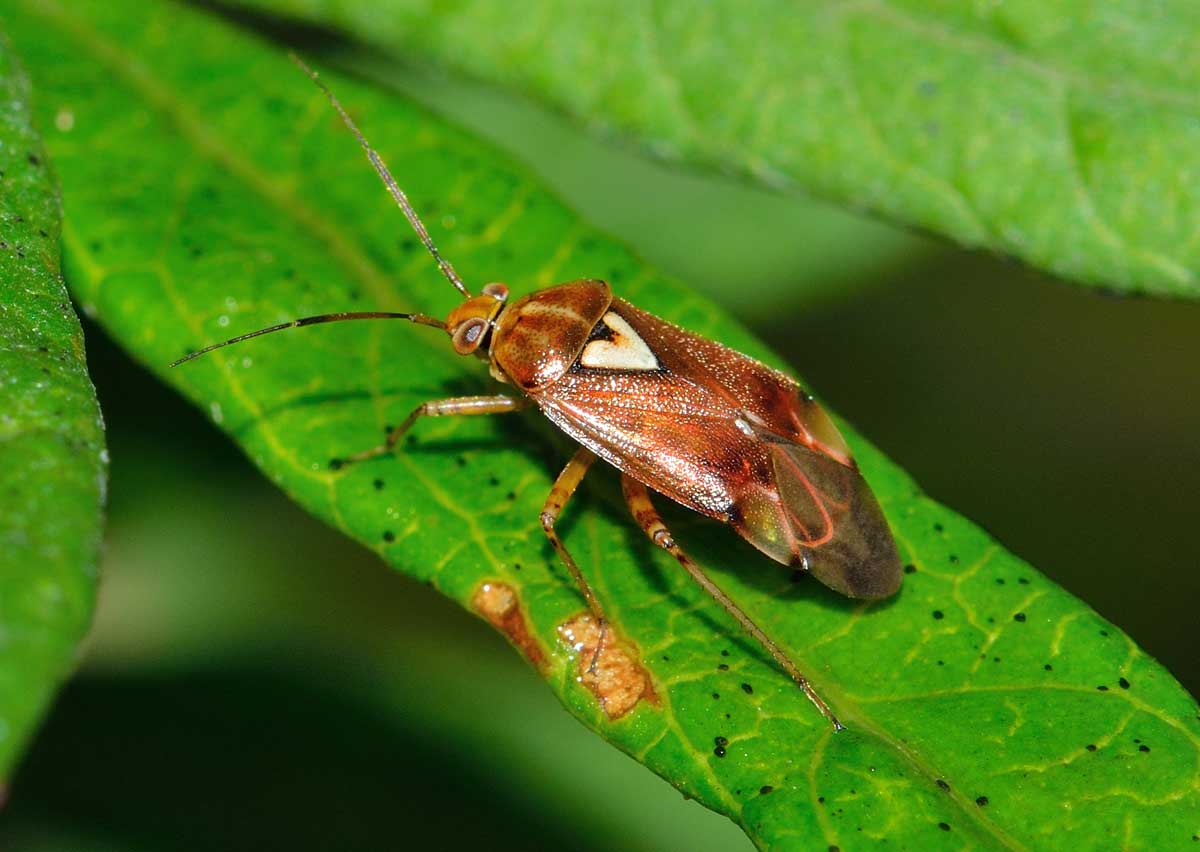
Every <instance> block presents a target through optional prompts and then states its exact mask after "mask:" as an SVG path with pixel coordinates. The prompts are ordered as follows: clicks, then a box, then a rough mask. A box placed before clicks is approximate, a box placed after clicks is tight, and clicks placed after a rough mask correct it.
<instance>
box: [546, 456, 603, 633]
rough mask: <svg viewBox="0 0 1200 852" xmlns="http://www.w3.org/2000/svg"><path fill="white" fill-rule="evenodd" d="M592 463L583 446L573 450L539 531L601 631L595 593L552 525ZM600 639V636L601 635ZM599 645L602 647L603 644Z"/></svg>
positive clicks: (557, 480) (556, 485)
mask: <svg viewBox="0 0 1200 852" xmlns="http://www.w3.org/2000/svg"><path fill="white" fill-rule="evenodd" d="M595 460H596V456H595V455H594V454H593V453H592V451H591V450H589V449H587V448H586V447H580V448H579V449H578V450H576V451H575V455H573V456H571V460H570V461H569V462H567V466H566V467H564V468H563V469H562V473H560V474H559V475H558V479H556V480H554V485H553V486H552V487H551V488H550V495H549V496H548V497H546V505H544V506H543V507H542V529H543V530H545V531H546V538H548V539H550V543H551V544H552V545H554V549H555V550H557V551H558V556H559V558H560V559H562V561H563V564H564V565H566V566H567V570H568V571H570V572H571V577H572V579H574V580H575V583H576V585H578V586H579V591H580V592H582V593H583V599H584V600H585V601H587V605H588V609H589V610H591V612H592V617H593V618H595V619H596V622H597V624H598V625H599V626H600V629H601V631H603V630H604V625H605V624H606V623H607V622H606V620H605V618H604V610H603V609H602V608H601V607H600V601H599V600H598V599H597V598H596V593H595V592H593V591H592V587H591V586H589V585H588V581H587V578H585V577H584V576H583V572H582V571H580V570H579V566H578V565H577V564H575V558H574V557H573V556H571V554H570V552H569V551H568V550H567V548H566V546H565V545H564V544H563V543H562V539H560V538H559V537H558V533H556V532H555V531H554V522H555V521H557V520H558V516H559V515H560V514H561V513H562V510H563V506H565V505H566V504H567V501H568V500H570V499H571V495H572V494H574V493H575V489H576V488H578V487H579V483H580V482H581V481H583V475H584V474H585V473H587V471H588V468H589V467H591V466H592V462H594V461H595ZM601 636H603V633H601ZM601 644H603V641H602V642H601Z"/></svg>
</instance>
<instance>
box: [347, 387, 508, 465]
mask: <svg viewBox="0 0 1200 852" xmlns="http://www.w3.org/2000/svg"><path fill="white" fill-rule="evenodd" d="M528 405H529V400H528V399H526V398H525V397H519V398H513V397H511V396H455V397H451V398H450V399H438V400H434V401H432V402H424V403H421V404H420V405H418V406H417V407H416V408H414V409H413V410H412V413H411V414H409V415H408V416H407V417H405V418H404V420H403V421H402V422H401V423H400V425H399V426H393V427H391V428H390V429H388V433H387V439H386V440H385V441H384V442H383V443H382V444H380V445H379V446H378V447H372V448H371V449H369V450H364V451H363V452H361V453H356V454H355V455H352V456H350V457H348V458H344V459H334V460H333V461H331V462H330V463H329V466H330V467H332V468H333V469H334V470H338V469H339V468H342V467H344V466H345V465H347V464H349V463H350V462H360V461H366V460H367V459H373V458H377V457H378V456H385V455H387V454H388V453H391V452H393V451H394V450H395V449H396V444H397V442H398V441H399V440H400V439H401V438H402V437H404V433H405V432H407V431H408V430H409V429H411V428H412V425H413V424H414V423H416V422H417V420H418V419H420V418H421V417H446V416H449V415H461V416H464V417H467V416H472V415H477V414H507V413H508V412H510V411H520V410H521V409H522V408H526V407H528Z"/></svg>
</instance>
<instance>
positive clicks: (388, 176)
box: [288, 52, 471, 298]
mask: <svg viewBox="0 0 1200 852" xmlns="http://www.w3.org/2000/svg"><path fill="white" fill-rule="evenodd" d="M288 56H290V57H291V58H292V61H293V62H295V63H296V65H298V66H299V67H300V70H301V71H303V72H304V73H305V74H307V75H308V76H309V79H311V80H312V81H313V83H315V84H316V85H317V88H319V89H320V90H321V91H322V92H324V93H325V97H327V98H329V103H330V104H331V105H332V106H333V108H334V109H335V110H337V112H338V115H340V116H341V117H342V121H344V122H345V123H346V126H347V127H349V128H350V132H351V133H353V134H354V137H355V138H356V139H357V140H358V144H359V145H362V147H363V150H364V151H366V152H367V159H368V160H370V161H371V165H372V166H374V167H375V171H376V172H377V173H378V174H379V179H380V180H381V181H383V185H384V186H386V187H387V191H388V192H390V193H391V194H392V198H394V199H396V203H397V204H399V205H400V209H401V210H402V211H404V218H406V219H408V224H410V225H412V227H413V230H414V231H416V232H417V236H418V237H419V238H420V240H421V243H422V244H423V245H424V246H425V248H426V249H428V250H429V253H430V254H431V255H433V259H434V260H436V261H437V265H438V269H440V270H441V271H442V275H445V276H446V280H447V281H449V282H450V283H451V284H453V285H454V289H455V290H457V291H458V292H460V293H462V294H463V295H464V296H466V297H467V298H470V297H471V291H470V290H468V289H467V286H466V285H465V284H463V282H462V279H461V278H459V277H458V273H457V272H455V271H454V267H453V266H451V265H450V261H448V260H445V259H444V258H443V257H442V256H441V254H440V253H438V250H437V246H435V245H434V244H433V240H432V239H431V238H430V236H429V232H428V231H426V230H425V225H423V224H422V223H421V218H420V217H419V216H417V213H416V211H415V210H413V208H412V205H411V204H410V203H409V201H408V196H407V195H405V194H404V190H402V189H401V188H400V186H399V184H397V183H396V179H395V178H394V177H392V173H391V172H389V171H388V167H387V166H386V165H385V164H384V162H383V159H382V158H381V157H380V156H379V154H377V153H375V149H374V148H372V147H371V145H370V143H369V142H367V138H366V137H365V136H363V135H362V131H360V130H359V129H358V126H357V125H356V124H355V123H354V119H352V118H350V115H349V114H348V113H347V112H346V110H345V109H344V108H343V107H342V104H341V102H340V101H339V100H338V99H337V96H336V95H335V94H334V93H333V92H331V91H330V90H329V87H328V86H326V85H325V84H324V83H322V82H321V80H320V78H319V77H318V76H317V72H316V71H314V70H313V69H311V68H309V67H308V65H306V64H305V63H304V60H303V59H301V58H300V57H299V56H297V55H296V54H295V53H293V52H289V53H288Z"/></svg>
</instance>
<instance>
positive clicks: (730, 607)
mask: <svg viewBox="0 0 1200 852" xmlns="http://www.w3.org/2000/svg"><path fill="white" fill-rule="evenodd" d="M621 490H622V491H623V492H624V494H625V502H626V503H628V504H629V510H630V511H631V512H633V517H634V520H636V521H637V522H638V523H639V524H640V525H641V527H642V529H643V530H645V532H646V535H648V536H649V537H650V540H651V541H652V542H654V543H655V544H656V545H658V546H659V547H661V548H662V549H663V550H665V551H667V553H669V554H671V555H672V556H674V557H675V559H676V560H677V561H678V562H679V564H680V565H682V566H683V570H685V571H687V572H688V575H689V576H690V577H691V578H692V579H693V580H695V581H696V582H697V583H698V584H699V585H700V588H702V589H704V591H706V592H708V594H709V595H710V596H711V597H712V599H713V600H715V601H716V602H717V603H719V604H720V605H721V607H722V608H723V609H724V610H725V611H726V612H727V613H729V614H730V615H732V616H733V618H734V619H735V620H736V621H737V622H738V624H740V625H741V626H742V629H743V630H745V631H746V632H747V633H749V634H750V635H751V636H752V637H754V640H755V641H756V642H758V644H760V645H762V647H763V648H764V649H766V651H767V653H768V654H770V655H771V656H772V657H773V658H774V659H775V662H777V663H778V664H779V665H780V667H781V668H782V669H783V670H784V671H785V672H787V673H788V675H789V676H790V677H791V679H792V680H794V681H795V682H796V685H797V686H799V687H800V688H801V689H802V690H804V694H805V695H807V696H808V700H809V701H811V702H812V703H813V704H815V705H816V707H817V709H818V710H820V711H821V715H822V716H824V717H825V718H826V719H828V720H829V721H830V723H832V724H833V729H834V730H835V731H840V730H843V726H842V723H841V722H839V721H838V718H837V716H835V715H833V711H832V710H830V709H829V705H828V704H826V703H825V699H823V698H821V696H820V695H818V694H817V691H816V690H815V689H813V687H812V684H810V683H809V682H808V678H806V677H805V676H804V675H803V674H801V673H800V669H798V668H796V664H795V663H793V662H792V661H791V660H790V659H789V658H788V656H787V654H785V653H784V652H783V651H782V650H780V648H779V646H778V645H776V644H775V643H774V642H773V641H772V640H771V637H769V636H768V635H767V634H766V633H764V632H763V631H762V629H761V628H760V627H759V626H758V625H757V624H755V623H754V622H753V621H751V620H750V616H748V615H746V613H744V612H742V610H741V608H739V607H738V605H737V604H735V603H734V602H733V601H732V600H730V598H729V596H728V595H726V594H725V593H724V592H723V591H721V589H720V588H719V587H718V586H717V584H716V583H714V582H713V581H712V580H710V579H709V578H708V575H707V574H705V573H704V572H703V571H702V570H700V566H698V565H697V564H696V563H695V562H693V561H692V560H691V558H690V557H689V556H688V555H687V554H686V553H684V552H683V550H682V549H681V548H680V547H679V545H677V544H676V543H675V539H674V537H673V536H672V535H671V532H670V530H668V529H667V527H666V524H664V523H663V521H662V518H661V517H660V516H659V514H658V512H657V511H656V510H655V508H654V504H653V503H651V502H650V494H649V493H648V492H647V491H646V486H644V485H642V483H640V482H638V481H636V480H634V479H631V478H630V477H629V476H627V475H625V474H621Z"/></svg>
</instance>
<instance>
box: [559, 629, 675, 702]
mask: <svg viewBox="0 0 1200 852" xmlns="http://www.w3.org/2000/svg"><path fill="white" fill-rule="evenodd" d="M558 635H559V636H561V637H562V639H563V641H564V642H566V643H567V644H568V645H570V646H571V648H572V649H573V650H574V651H575V654H576V658H575V664H576V672H577V676H576V679H577V680H578V681H579V682H580V683H582V684H583V685H584V686H586V687H587V688H588V689H589V690H590V691H591V693H592V694H593V695H595V696H596V699H597V700H598V701H599V702H600V708H601V709H602V710H604V712H605V714H606V715H607V716H608V718H609V719H620V718H621V717H622V716H624V715H625V714H626V713H628V712H629V711H631V710H632V709H633V708H634V707H636V706H637V703H638V702H639V701H643V700H645V701H648V702H650V703H651V704H654V705H657V704H658V695H657V694H656V693H655V691H654V684H653V683H652V682H651V680H650V673H649V672H648V671H646V669H645V668H644V667H643V666H642V664H641V663H640V662H638V656H637V654H636V652H631V651H630V650H627V648H626V647H623V644H624V643H622V642H621V640H620V638H619V637H618V636H617V634H616V630H615V629H614V628H613V626H612V624H611V623H610V624H609V625H608V627H607V629H606V630H605V631H604V639H603V643H602V644H601V630H600V625H599V624H598V623H597V621H596V619H595V618H594V617H593V616H592V614H591V613H588V612H585V613H582V614H580V615H578V616H576V617H575V618H573V619H571V620H570V621H567V622H564V623H563V624H560V625H559V626H558ZM597 647H599V648H600V653H599V654H597V653H596V649H597Z"/></svg>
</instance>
